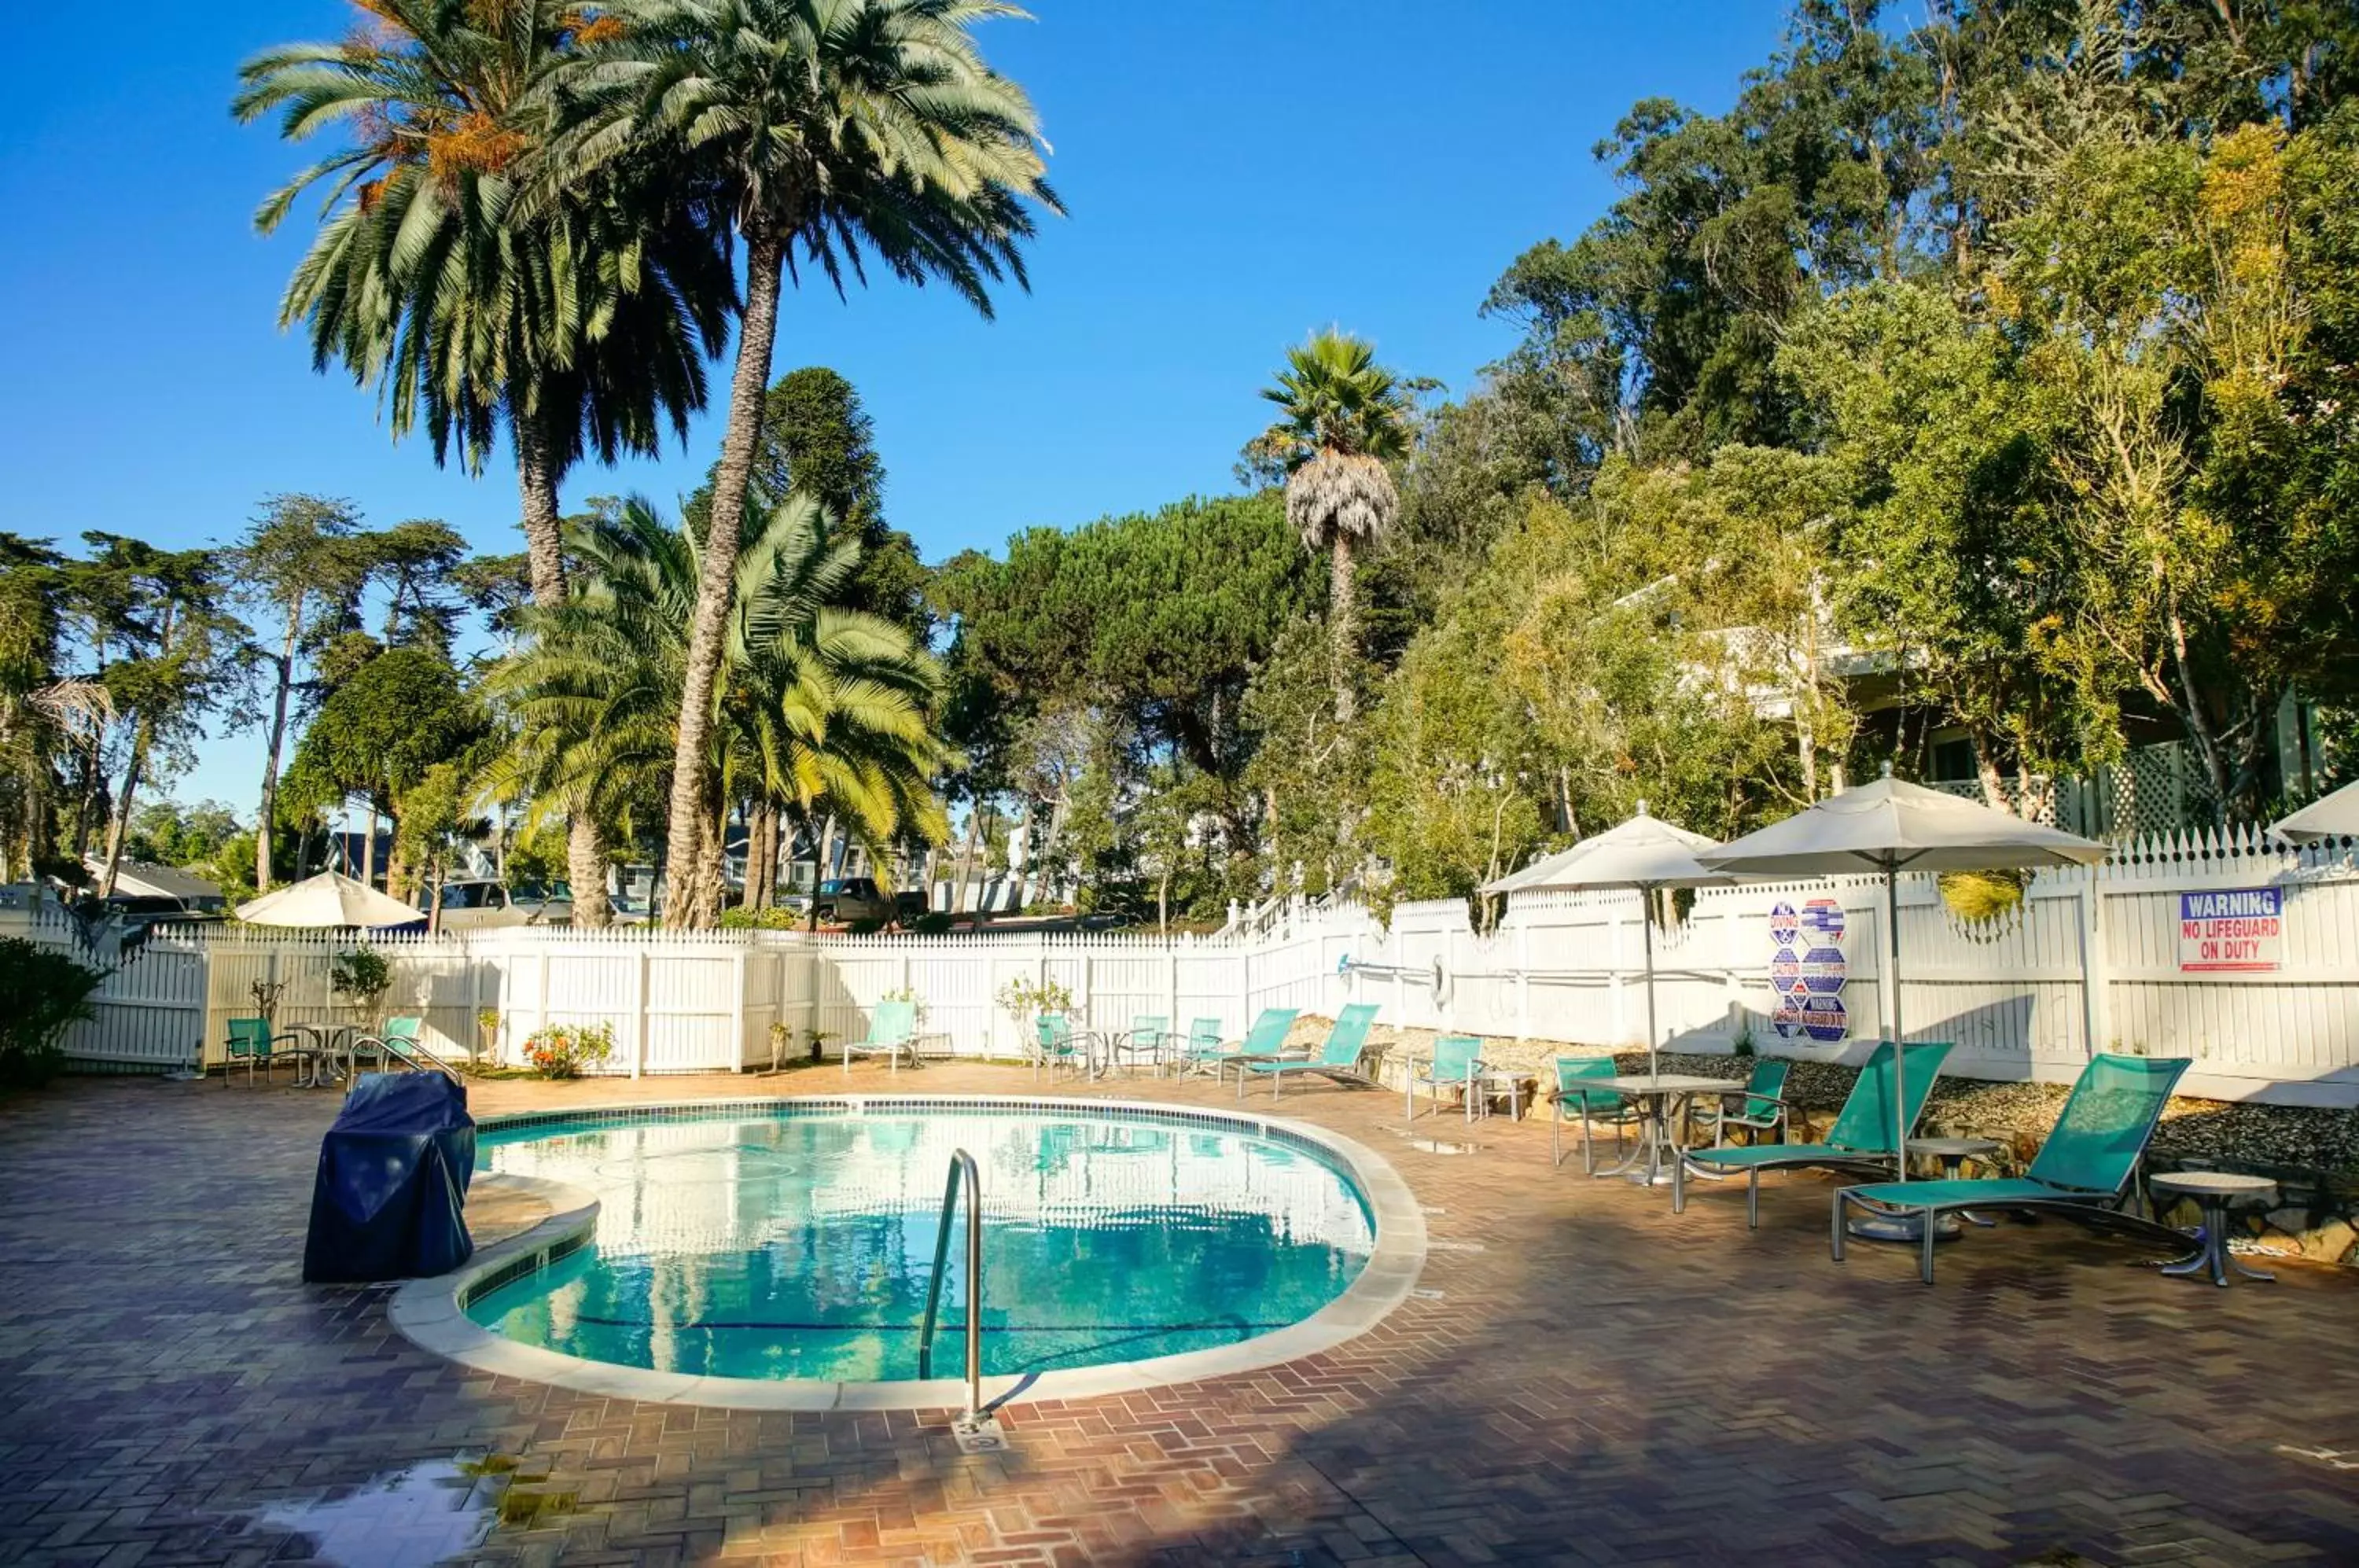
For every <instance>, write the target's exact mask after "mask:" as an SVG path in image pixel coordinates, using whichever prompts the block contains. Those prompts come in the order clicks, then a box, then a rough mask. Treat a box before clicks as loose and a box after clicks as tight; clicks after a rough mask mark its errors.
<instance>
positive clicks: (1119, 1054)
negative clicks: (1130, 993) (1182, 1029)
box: [1106, 1013, 1171, 1078]
mask: <svg viewBox="0 0 2359 1568" xmlns="http://www.w3.org/2000/svg"><path fill="white" fill-rule="evenodd" d="M1170 1039H1171V1019H1170V1018H1169V1016H1168V1015H1166V1014H1163V1013H1140V1014H1138V1015H1137V1016H1136V1017H1135V1018H1132V1019H1131V1020H1130V1028H1129V1029H1126V1030H1125V1031H1124V1032H1123V1033H1121V1034H1118V1035H1115V1036H1114V1038H1113V1039H1112V1040H1108V1041H1106V1065H1107V1067H1108V1068H1109V1069H1111V1068H1113V1067H1114V1066H1115V1065H1117V1064H1118V1065H1121V1066H1125V1067H1128V1068H1129V1069H1130V1070H1131V1071H1133V1072H1134V1073H1135V1072H1136V1071H1137V1070H1138V1064H1139V1062H1142V1061H1144V1062H1147V1064H1148V1065H1149V1066H1151V1067H1153V1068H1154V1069H1155V1075H1156V1076H1157V1077H1158V1078H1160V1077H1161V1076H1163V1058H1164V1054H1165V1052H1166V1051H1167V1049H1168V1046H1169V1041H1170Z"/></svg>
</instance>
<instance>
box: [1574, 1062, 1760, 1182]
mask: <svg viewBox="0 0 2359 1568" xmlns="http://www.w3.org/2000/svg"><path fill="white" fill-rule="evenodd" d="M1595 1083H1596V1084H1597V1086H1598V1087H1600V1088H1604V1089H1611V1090H1613V1091H1614V1093H1615V1094H1619V1095H1621V1096H1622V1097H1623V1098H1625V1099H1627V1100H1636V1102H1638V1105H1639V1109H1640V1119H1639V1123H1638V1144H1637V1147H1636V1149H1632V1150H1631V1151H1630V1154H1629V1157H1628V1158H1627V1159H1625V1160H1623V1161H1622V1162H1621V1163H1620V1164H1618V1165H1609V1166H1607V1167H1606V1168H1605V1169H1604V1170H1603V1171H1598V1172H1597V1174H1598V1175H1600V1176H1620V1177H1624V1178H1625V1179H1627V1180H1629V1181H1636V1182H1637V1183H1638V1184H1639V1185H1641V1186H1646V1187H1659V1186H1661V1185H1662V1184H1663V1183H1665V1182H1666V1181H1668V1182H1669V1183H1670V1188H1671V1212H1672V1213H1673V1214H1683V1213H1685V1212H1686V1210H1687V1206H1688V1190H1687V1174H1688V1172H1689V1171H1690V1170H1692V1171H1694V1172H1695V1173H1696V1174H1697V1175H1699V1176H1701V1177H1704V1178H1705V1179H1706V1180H1712V1172H1711V1171H1706V1170H1704V1169H1703V1168H1702V1167H1701V1166H1699V1165H1696V1164H1695V1163H1694V1162H1693V1161H1692V1160H1689V1158H1688V1151H1687V1149H1685V1148H1684V1147H1683V1146H1682V1145H1681V1144H1680V1138H1679V1133H1678V1131H1677V1129H1678V1128H1679V1127H1681V1126H1682V1125H1684V1124H1685V1122H1686V1120H1687V1106H1688V1102H1689V1101H1690V1100H1692V1099H1694V1098H1695V1097H1696V1096H1697V1095H1698V1094H1727V1093H1728V1092H1729V1088H1730V1080H1728V1079H1726V1078H1703V1077H1698V1076H1695V1075H1693V1074H1680V1073H1628V1074H1625V1075H1622V1076H1619V1077H1614V1078H1600V1079H1597V1080H1595ZM1735 1087H1736V1088H1738V1089H1740V1090H1741V1089H1743V1088H1744V1087H1745V1085H1744V1084H1742V1083H1738V1084H1736V1085H1735Z"/></svg>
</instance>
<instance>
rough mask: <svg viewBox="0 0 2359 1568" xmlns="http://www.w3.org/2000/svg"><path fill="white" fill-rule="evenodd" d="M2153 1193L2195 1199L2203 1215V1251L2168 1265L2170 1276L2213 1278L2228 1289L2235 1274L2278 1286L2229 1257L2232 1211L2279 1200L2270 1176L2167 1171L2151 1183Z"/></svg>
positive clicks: (2149, 1180)
mask: <svg viewBox="0 0 2359 1568" xmlns="http://www.w3.org/2000/svg"><path fill="white" fill-rule="evenodd" d="M2147 1187H2148V1188H2150V1189H2151V1190H2152V1191H2154V1192H2161V1193H2166V1194H2169V1195H2171V1196H2176V1197H2181V1198H2192V1199H2194V1200H2195V1206H2196V1207H2197V1208H2199V1209H2201V1211H2202V1212H2203V1224H2202V1226H2201V1229H2199V1230H2198V1231H2197V1232H2196V1233H2195V1234H2196V1235H2197V1236H2199V1237H2201V1240H2202V1243H2203V1250H2202V1251H2201V1252H2198V1253H2197V1254H2196V1255H2195V1256H2194V1257H2192V1258H2188V1259H2187V1260H2186V1261H2185V1262H2183V1263H2166V1264H2164V1265H2163V1266H2162V1271H2163V1272H2164V1273H2166V1274H2177V1275H2189V1274H2206V1273H2208V1274H2210V1275H2211V1276H2212V1283H2213V1284H2214V1285H2225V1284H2226V1283H2227V1282H2228V1275H2229V1273H2230V1271H2231V1270H2234V1272H2236V1273H2238V1274H2241V1275H2243V1276H2244V1277H2245V1279H2261V1280H2267V1281H2269V1282H2272V1283H2273V1282H2275V1280H2276V1279H2277V1276H2276V1275H2274V1274H2264V1273H2262V1272H2261V1271H2260V1270H2259V1269H2247V1268H2245V1266H2244V1265H2243V1264H2241V1263H2239V1262H2237V1261H2236V1260H2235V1259H2234V1258H2231V1257H2229V1256H2228V1207H2229V1205H2230V1204H2232V1203H2266V1202H2267V1201H2268V1200H2269V1199H2271V1198H2273V1197H2275V1196H2277V1183H2276V1182H2274V1181H2270V1180H2269V1179H2268V1178H2267V1177H2266V1176H2239V1175H2235V1174H2234V1173H2232V1172H2229V1171H2163V1172H2162V1173H2160V1174H2159V1175H2156V1176H2150V1177H2148V1178H2147Z"/></svg>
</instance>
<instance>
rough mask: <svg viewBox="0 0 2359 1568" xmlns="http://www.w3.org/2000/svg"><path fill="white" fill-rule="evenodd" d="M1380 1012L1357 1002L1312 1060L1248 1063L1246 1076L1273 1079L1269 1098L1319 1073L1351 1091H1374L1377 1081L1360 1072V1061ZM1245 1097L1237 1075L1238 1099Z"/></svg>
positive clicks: (1372, 1005)
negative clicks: (1305, 1075)
mask: <svg viewBox="0 0 2359 1568" xmlns="http://www.w3.org/2000/svg"><path fill="white" fill-rule="evenodd" d="M1377 1011H1378V1009H1377V1007H1376V1004H1375V1003H1374V1002H1354V1003H1353V1004H1352V1006H1350V1007H1345V1008H1344V1009H1343V1012H1341V1013H1340V1014H1338V1015H1337V1016H1336V1018H1335V1027H1334V1028H1333V1029H1329V1030H1328V1031H1327V1043H1326V1044H1325V1045H1323V1046H1321V1048H1320V1051H1319V1054H1318V1055H1316V1056H1312V1057H1302V1058H1295V1057H1288V1058H1286V1059H1283V1060H1279V1061H1274V1062H1241V1063H1240V1065H1241V1066H1243V1067H1244V1068H1245V1073H1261V1074H1263V1075H1264V1076H1266V1077H1267V1078H1268V1079H1269V1097H1270V1098H1271V1099H1273V1100H1275V1099H1277V1097H1278V1085H1279V1084H1281V1083H1285V1082H1286V1080H1287V1079H1288V1078H1290V1077H1293V1076H1294V1075H1295V1074H1297V1073H1317V1074H1318V1075H1319V1076H1320V1077H1321V1078H1324V1079H1326V1080H1328V1081H1329V1082H1330V1083H1341V1084H1343V1086H1344V1087H1345V1088H1347V1089H1373V1088H1375V1086H1376V1084H1375V1080H1374V1079H1372V1078H1370V1077H1369V1076H1368V1075H1367V1074H1365V1073H1362V1072H1361V1071H1360V1058H1361V1057H1363V1056H1365V1055H1366V1054H1367V1052H1368V1029H1369V1028H1370V1026H1372V1025H1374V1024H1375V1021H1376V1013H1377ZM1237 1098H1239V1099H1240V1100H1242V1099H1244V1098H1245V1074H1244V1073H1239V1074H1238V1076H1237Z"/></svg>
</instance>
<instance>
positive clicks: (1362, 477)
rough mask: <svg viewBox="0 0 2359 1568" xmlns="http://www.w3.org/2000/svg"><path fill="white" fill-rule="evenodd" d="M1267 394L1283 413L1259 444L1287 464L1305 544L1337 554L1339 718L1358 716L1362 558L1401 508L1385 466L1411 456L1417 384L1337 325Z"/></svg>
mask: <svg viewBox="0 0 2359 1568" xmlns="http://www.w3.org/2000/svg"><path fill="white" fill-rule="evenodd" d="M1262 396H1263V397H1266V398H1267V399H1268V400H1269V401H1270V402H1272V403H1275V404H1277V407H1278V408H1279V410H1280V412H1281V414H1282V415H1283V418H1281V419H1279V420H1278V422H1277V424H1275V425H1273V426H1271V427H1270V429H1269V430H1268V431H1267V432H1266V434H1265V435H1264V436H1263V437H1262V438H1261V440H1260V441H1258V442H1257V443H1256V445H1257V446H1258V447H1259V448H1260V449H1261V450H1262V451H1264V452H1269V453H1272V454H1273V455H1275V456H1276V457H1277V460H1278V461H1279V462H1281V463H1283V464H1284V466H1285V469H1286V474H1287V481H1286V516H1287V520H1288V522H1290V523H1292V524H1293V525H1294V527H1295V529H1296V531H1297V532H1299V533H1300V534H1301V536H1302V544H1303V548H1304V549H1306V550H1310V552H1311V553H1313V554H1314V555H1315V554H1320V553H1324V554H1325V555H1326V556H1327V558H1328V561H1329V569H1328V570H1329V579H1328V605H1329V607H1328V613H1327V628H1328V637H1329V646H1330V648H1331V650H1332V659H1333V663H1334V681H1335V717H1336V719H1337V721H1338V722H1340V723H1343V724H1349V723H1350V722H1351V721H1352V716H1353V711H1354V708H1355V706H1356V703H1355V702H1354V700H1353V662H1354V659H1355V658H1356V655H1357V652H1358V648H1359V639H1358V635H1357V631H1356V629H1355V626H1354V623H1353V599H1352V569H1353V556H1354V554H1355V553H1356V552H1358V551H1360V550H1366V549H1373V548H1374V547H1375V545H1377V544H1378V543H1380V542H1381V541H1382V540H1383V539H1384V537H1385V534H1386V531H1387V530H1389V529H1390V528H1392V525H1393V519H1394V517H1396V516H1397V514H1398V513H1399V511H1400V496H1399V494H1398V493H1397V491H1396V490H1395V489H1394V488H1393V481H1392V474H1391V473H1390V472H1389V471H1388V470H1387V469H1386V466H1385V465H1386V463H1391V462H1395V461H1397V460H1399V459H1401V458H1404V457H1407V456H1408V449H1409V434H1410V419H1411V413H1412V409H1411V407H1410V398H1409V388H1408V386H1407V385H1405V384H1404V383H1403V382H1402V381H1401V379H1400V378H1399V377H1398V376H1395V375H1394V374H1393V373H1392V372H1391V371H1389V370H1387V369H1386V368H1385V367H1384V366H1383V365H1378V364H1377V363H1376V354H1375V348H1374V347H1373V346H1372V345H1371V344H1370V343H1367V342H1366V340H1364V339H1362V338H1356V337H1353V336H1352V335H1351V334H1350V333H1348V332H1339V331H1336V330H1334V329H1332V328H1330V329H1329V330H1327V331H1325V332H1314V333H1312V334H1311V336H1310V341H1309V342H1308V343H1304V344H1303V345H1302V346H1301V347H1299V348H1295V349H1289V350H1288V351H1287V356H1286V365H1285V368H1283V369H1281V370H1280V371H1279V372H1278V373H1277V386H1275V387H1265V388H1263V390H1262Z"/></svg>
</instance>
